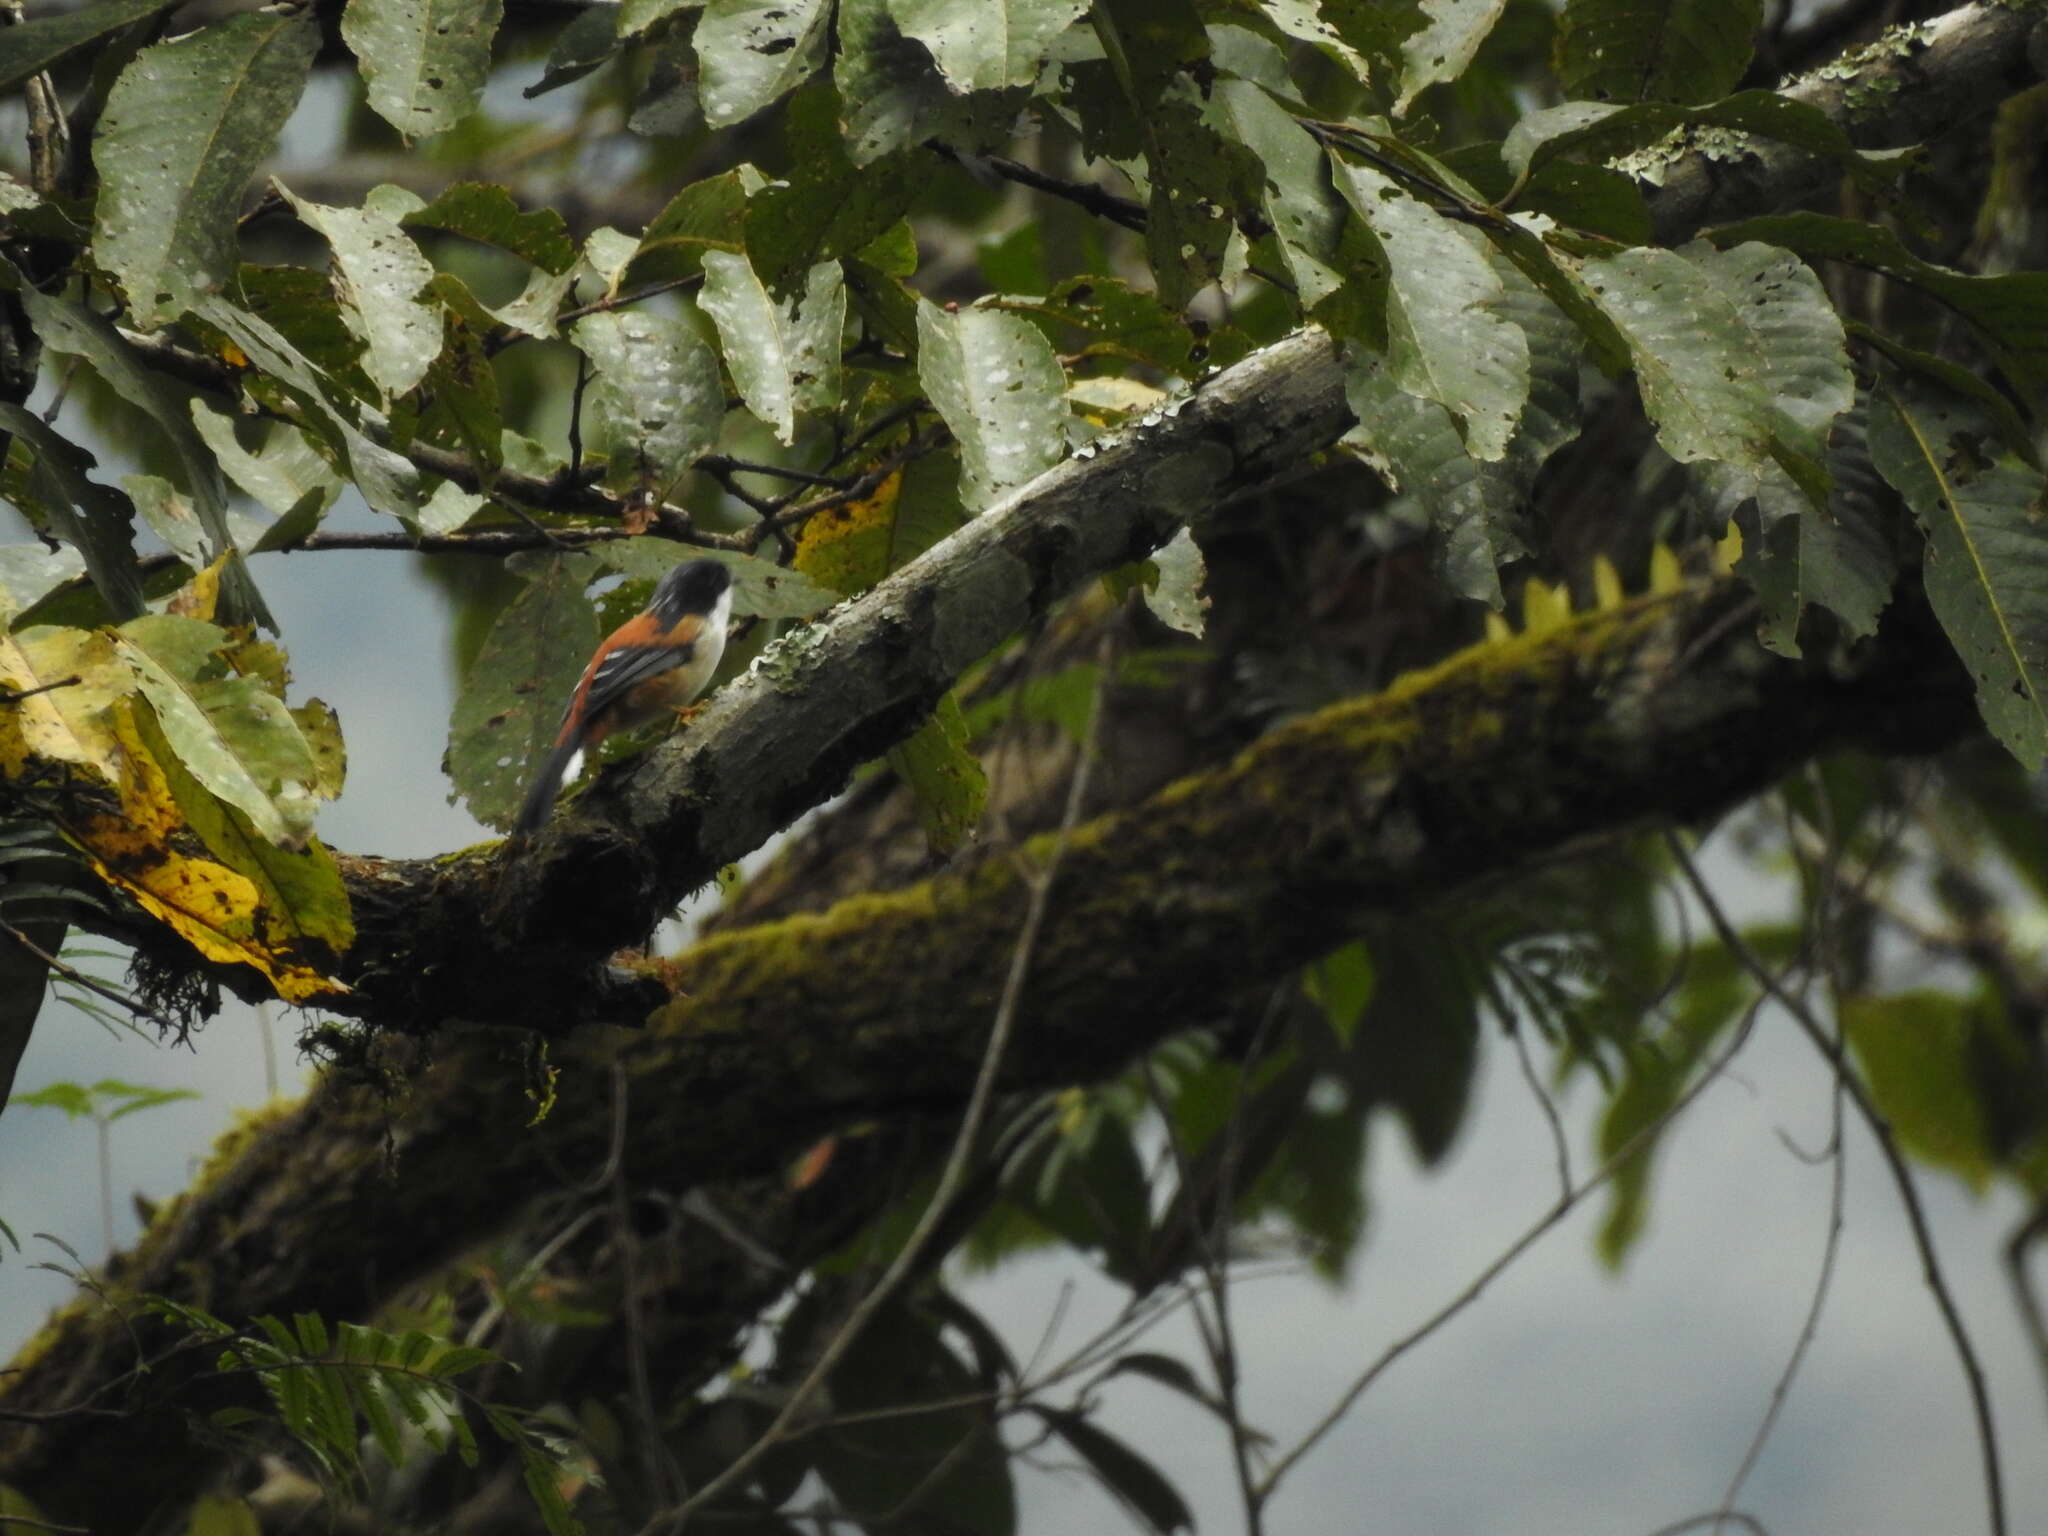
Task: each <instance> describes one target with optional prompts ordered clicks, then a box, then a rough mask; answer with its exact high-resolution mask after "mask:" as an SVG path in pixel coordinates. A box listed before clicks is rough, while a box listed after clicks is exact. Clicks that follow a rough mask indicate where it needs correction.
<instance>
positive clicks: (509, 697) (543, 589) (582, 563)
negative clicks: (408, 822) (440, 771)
mask: <svg viewBox="0 0 2048 1536" xmlns="http://www.w3.org/2000/svg"><path fill="white" fill-rule="evenodd" d="M524 568H525V569H528V570H530V572H531V579H529V580H528V582H527V584H526V585H525V586H524V587H523V588H521V589H520V592H519V595H518V596H517V597H515V598H513V599H512V601H511V603H509V604H508V605H507V606H506V608H505V611H504V612H503V613H501V614H499V615H498V621H497V623H495V624H493V625H492V626H491V632H490V634H489V635H488V636H486V637H485V639H484V643H483V646H482V647H481V648H480V649H479V650H478V651H477V656H476V660H475V661H474V662H473V663H472V664H471V665H470V669H469V672H468V675H467V676H465V677H464V678H463V680H462V693H461V696H460V697H459V698H458V699H457V700H456V702H455V715H454V718H453V720H452V721H451V722H450V724H449V730H448V754H447V758H446V760H445V762H444V764H443V766H444V767H445V768H446V769H447V772H448V777H449V781H450V783H451V785H452V786H453V788H452V792H451V794H450V795H449V798H450V799H451V800H453V799H454V798H456V797H457V796H460V797H461V798H462V799H463V800H464V801H466V802H467V803H468V806H469V813H470V814H471V815H472V816H474V817H475V818H476V819H477V820H478V821H480V822H482V823H484V825H486V826H492V827H504V826H510V825H511V824H512V822H513V821H514V819H515V818H517V816H518V814H519V806H520V802H521V801H522V800H523V799H524V798H525V795H526V781H527V776H528V774H529V772H530V771H531V769H532V766H533V764H534V763H535V762H537V761H538V760H539V759H540V757H541V755H542V754H543V753H545V752H546V751H547V749H548V748H549V747H550V746H552V745H553V744H554V739H555V732H556V730H557V729H558V727H559V726H560V724H561V719H562V706H563V705H564V703H566V702H567V700H568V698H569V696H570V694H571V693H572V692H573V691H574V689H575V687H576V680H577V678H578V677H580V676H581V675H582V672H583V664H584V662H585V661H586V660H587V659H588V658H589V656H590V653H591V651H592V650H594V649H595V648H596V646H597V641H598V629H597V613H596V610H595V609H594V608H593V607H592V606H591V602H590V599H589V597H588V596H586V595H585V589H586V588H588V587H589V585H590V582H591V580H592V578H593V577H594V576H595V575H596V574H597V572H598V571H599V569H601V567H600V566H599V563H598V561H597V560H596V559H595V557H593V556H591V555H587V554H573V555H552V556H549V557H547V558H546V559H542V560H537V561H534V562H532V563H531V564H530V565H527V566H525V567H524Z"/></svg>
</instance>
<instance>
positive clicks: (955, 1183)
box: [641, 667, 1108, 1536]
mask: <svg viewBox="0 0 2048 1536" xmlns="http://www.w3.org/2000/svg"><path fill="white" fill-rule="evenodd" d="M1103 675H1104V676H1107V675H1108V669H1107V668H1106V667H1105V668H1104V673H1103ZM1104 692H1105V690H1104V689H1102V688H1097V689H1096V691H1095V701H1094V703H1093V705H1092V706H1091V707H1090V709H1089V712H1088V729H1087V731H1086V733H1085V734H1084V736H1083V738H1082V743H1081V752H1080V756H1079V758H1078V760H1077V761H1076V762H1075V765H1074V777H1073V781H1072V783H1071V784H1069V785H1068V788H1067V804H1066V809H1065V811H1064V813H1063V814H1062V816H1061V819H1060V827H1059V832H1058V834H1057V836H1056V837H1055V839H1054V841H1053V843H1052V846H1051V847H1050V849H1049V850H1048V851H1047V853H1046V856H1045V864H1044V867H1043V868H1041V869H1040V870H1038V871H1037V873H1036V874H1035V875H1034V876H1033V877H1032V878H1031V879H1030V880H1029V881H1028V884H1029V887H1030V891H1031V896H1030V900H1029V902H1028V904H1027V906H1026V908H1025V912H1024V926H1023V928H1022V929H1021V930H1020V931H1019V933H1018V935H1017V943H1016V947H1015V949H1014V950H1013V951H1012V953H1011V956H1010V970H1009V974H1008V975H1007V976H1006V977H1005V978H1004V979H1003V991H1002V996H1001V998H1000V999H999V1000H998V1002H997V1005H996V1016H995V1022H994V1024H993V1025H992V1026H991V1027H990V1029H989V1037H988V1045H987V1047H986V1048H985V1049H984V1050H983V1051H982V1056H981V1070H980V1072H979V1073H978V1074H977V1075H976V1077H975V1080H974V1088H973V1091H972V1092H971V1093H970V1094H969V1095H968V1099H967V1111H966V1113H965V1114H964V1115H963V1116H962V1117H961V1120H960V1130H959V1132H958V1134H957V1135H955V1136H954V1138H953V1149H952V1151H951V1152H950V1153H949V1154H947V1157H946V1166H945V1169H944V1170H943V1171H942V1172H941V1173H940V1175H939V1183H938V1187H937V1188H936V1189H934V1190H933V1191H932V1197H931V1200H930V1202H929V1203H928V1204H926V1206H925V1208H924V1212H923V1214H922V1215H920V1216H919V1217H918V1221H917V1225H916V1226H915V1227H914V1228H912V1229H911V1233H910V1236H909V1238H908V1239H906V1240H905V1242H904V1244H903V1246H902V1248H900V1249H899V1250H898V1251H897V1253H896V1257H895V1258H894V1259H892V1260H891V1261H890V1263H889V1267H888V1269H886V1270H885V1271H883V1274H882V1277H881V1279H879V1280H877V1281H876V1282H875V1284H874V1287H873V1289H871V1290H870V1291H869V1292H868V1293H867V1294H866V1295H865V1296H863V1297H862V1298H861V1299H860V1301H859V1303H858V1304H857V1305H856V1306H855V1307H854V1309H853V1310H852V1312H850V1313H849V1314H848V1315H847V1318H846V1321H845V1322H844V1323H842V1324H841V1325H840V1327H839V1331H838V1332H837V1333H835V1334H834V1335H833V1336H832V1339H831V1342H830V1343H828V1344H827V1345H826V1346H825V1348H824V1349H823V1350H822V1351H820V1353H819V1355H818V1358H817V1359H816V1360H815V1361H814V1362H812V1365H811V1368H810V1370H809V1371H808V1372H807V1373H806V1374H805V1376H804V1379H803V1380H802V1381H801V1382H799V1383H798V1384H797V1386H796V1389H795V1390H794V1391H792V1392H791V1393H790V1395H789V1398H788V1400H787V1401H786V1402H785V1403H784V1404H783V1405H782V1411H781V1412H780V1413H778V1414H776V1416H775V1420H774V1422H773V1423H771V1424H770V1425H769V1426H768V1428H767V1429H766V1430H764V1431H763V1432H762V1434H761V1437H760V1438H759V1439H758V1440H756V1441H755V1442H754V1443H753V1444H752V1445H751V1446H749V1447H748V1448H747V1449H746V1450H745V1451H743V1452H742V1453H741V1454H740V1455H739V1456H738V1457H736V1458H734V1460H733V1461H732V1463H731V1464H730V1465H728V1466H727V1467H726V1468H725V1470H724V1471H722V1472H720V1473H719V1474H718V1475H717V1476H716V1477H714V1478H712V1479H711V1481H710V1482H708V1483H706V1484H704V1486H703V1487H701V1488H699V1489H698V1490H697V1491H696V1492H695V1493H693V1494H691V1495H690V1497H689V1498H688V1499H686V1500H685V1501H684V1502H683V1503H682V1504H681V1505H679V1506H677V1507H676V1508H674V1509H669V1510H663V1511H660V1512H658V1513H657V1514H656V1515H655V1516H654V1517H653V1518H652V1519H651V1520H649V1521H648V1522H647V1524H646V1525H644V1526H643V1527H641V1536H655V1533H656V1532H658V1531H679V1530H681V1529H682V1528H683V1526H684V1525H685V1523H686V1522H687V1521H688V1520H689V1517H690V1516H691V1515H692V1514H693V1513H695V1512H696V1511H697V1510H699V1509H701V1508H703V1507H704V1506H705V1505H706V1504H708V1503H709V1502H710V1501H711V1500H712V1499H714V1498H716V1497H717V1496H718V1495H719V1494H721V1493H723V1492H724V1491H725V1490H726V1489H728V1488H730V1487H732V1486H733V1485H734V1484H735V1483H737V1482H739V1481H740V1479H742V1478H744V1477H745V1476H746V1475H747V1474H748V1473H749V1472H751V1471H753V1469H754V1468H755V1466H757V1465H758V1464H759V1463H760V1461H761V1458H762V1457H764V1456H766V1455H767V1454H768V1452H769V1451H771V1450H773V1449H774V1448H775V1446H776V1445H777V1444H779V1443H780V1442H781V1441H782V1440H783V1439H784V1438H786V1437H787V1436H788V1434H789V1432H790V1430H791V1428H792V1427H793V1426H794V1425H795V1424H796V1422H797V1420H798V1419H799V1418H800V1417H801V1416H802V1415H803V1414H804V1413H805V1411H806V1410H808V1408H809V1407H810V1404H811V1401H812V1399H813V1398H815V1397H816V1396H817V1395H818V1393H819V1391H820V1390H821V1389H822V1388H823V1387H824V1385H825V1381H826V1378H827V1377H829V1376H830V1375H831V1374H832V1372H833V1371H834V1370H836V1369H837V1368H838V1366H839V1362H840V1361H841V1360H843V1359H845V1358H846V1353H847V1351H848V1350H850V1349H852V1348H853V1345H854V1343H855V1342H856V1341H857V1340H858V1339H859V1338H860V1336H861V1335H862V1333H864V1332H865V1331H866V1330H867V1327H868V1325H869V1324H870V1323H872V1322H873V1321H874V1320H875V1318H876V1316H877V1315H878V1314H879V1313H880V1312H881V1310H882V1309H883V1308H884V1307H886V1306H887V1305H889V1303H890V1302H891V1301H893V1300H894V1299H895V1298H896V1294H897V1293H898V1292H899V1291H901V1290H902V1289H903V1287H904V1285H905V1284H906V1283H907V1282H908V1281H909V1279H910V1278H911V1276H912V1275H913V1274H915V1273H916V1272H917V1270H918V1267H919V1266H920V1265H921V1264H922V1262H923V1260H924V1250H925V1248H926V1246H927V1245H928V1244H929V1243H930V1242H931V1239H932V1236H933V1234H934V1233H936V1232H937V1231H938V1230H939V1228H940V1227H941V1225H943V1223H944V1222H945V1219H946V1217H947V1214H948V1212H949V1210H950V1208H951V1206H952V1203H953V1200H954V1197H955V1196H957V1195H958V1194H959V1192H960V1190H961V1188H962V1187H963V1186H964V1185H965V1184H966V1182H967V1175H968V1171H969V1167H970V1165H971V1164H972V1163H973V1161H974V1155H975V1145H976V1143H977V1142H978V1141H979V1140H980V1139H981V1128H982V1122H983V1121H984V1120H985V1119H986V1118H987V1116H988V1108H989V1105H990V1103H991V1102H993V1100H994V1098H995V1090H996V1079H997V1077H998V1075H999V1072H1000V1068H1001V1066H1002V1058H1003V1051H1004V1049H1005V1047H1006V1046H1008V1044H1009V1040H1010V1034H1011V1032H1012V1031H1013V1030H1014V1029H1015V1027H1016V1022H1017V1014H1018V1010H1019V1005H1020V1004H1021V1003H1022V1001H1023V996H1024V981H1025V978H1026V977H1027V976H1028V975H1029V974H1030V970H1031V957H1032V952H1033V951H1034V950H1035V949H1036V948H1037V945H1038V934H1039V930H1040V929H1041V928H1043V927H1044V925H1045V914H1046V911H1047V909H1048V908H1049V907H1050V905H1051V897H1052V887H1053V879H1054V877H1055V876H1056V875H1057V874H1058V872H1059V866H1060V860H1061V857H1062V856H1063V855H1064V854H1065V852H1066V844H1067V836H1068V834H1069V833H1071V832H1072V831H1073V829H1074V827H1075V825H1076V824H1077V823H1078V822H1079V821H1080V819H1081V805H1082V802H1083V800H1084V798H1085V797H1086V795H1087V793H1088V781H1089V780H1090V779H1091V778H1092V777H1093V776H1094V763H1095V747H1096V741H1097V738H1098V736H1099V734H1100V731H1101V726H1102V698H1103V693H1104Z"/></svg>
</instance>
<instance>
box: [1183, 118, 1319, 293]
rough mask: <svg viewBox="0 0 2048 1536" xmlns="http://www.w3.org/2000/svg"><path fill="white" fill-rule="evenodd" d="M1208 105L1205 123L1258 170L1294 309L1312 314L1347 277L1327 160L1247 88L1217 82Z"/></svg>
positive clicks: (1303, 134)
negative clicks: (1254, 160) (1294, 295)
mask: <svg viewBox="0 0 2048 1536" xmlns="http://www.w3.org/2000/svg"><path fill="white" fill-rule="evenodd" d="M1210 103H1211V104H1210V108H1209V113H1208V117H1209V120H1210V122H1212V123H1213V124H1215V125H1216V126H1217V128H1218V129H1219V130H1221V131H1222V132H1224V133H1226V134H1228V135H1229V136H1231V137H1233V138H1235V139H1236V140H1237V141H1238V142H1239V143H1241V144H1243V145H1244V146H1245V147H1246V148H1248V149H1250V150H1251V152H1252V153H1253V154H1255V155H1257V156H1258V158H1259V162H1260V164H1261V165H1263V166H1264V167H1265V178H1264V186H1263V192H1262V199H1261V201H1262V204H1263V206H1264V209H1265V213H1266V221H1267V222H1268V223H1269V224H1271V225H1272V226H1273V231H1274V233H1275V234H1276V235H1278V236H1279V239H1280V255H1281V258H1282V259H1283V260H1284V261H1285V262H1286V263H1287V270H1288V272H1289V273H1290V274H1291V275H1292V276H1293V278H1294V283H1295V288H1296V290H1297V292H1298V293H1299V295H1300V298H1301V304H1302V308H1303V309H1305V310H1306V309H1313V308H1315V306H1316V305H1318V304H1320V303H1321V302H1322V301H1323V300H1324V299H1326V298H1328V297H1329V296H1330V295H1331V294H1332V293H1334V292H1336V291H1337V289H1339V288H1341V287H1342V286H1343V285H1344V279H1345V277H1346V276H1347V272H1348V264H1347V263H1346V262H1345V261H1344V259H1343V255H1342V246H1343V240H1344V229H1345V225H1346V224H1347V223H1348V222H1349V221H1348V220H1347V219H1346V217H1345V212H1344V203H1343V200H1342V199H1341V198H1340V197H1339V196H1338V195H1337V190H1336V187H1335V186H1334V185H1333V183H1332V182H1331V179H1330V162H1329V158H1328V156H1326V155H1325V154H1324V153H1323V149H1322V146H1321V145H1320V144H1318V143H1317V142H1316V141H1315V140H1314V139H1313V138H1311V137H1310V136H1309V133H1308V130H1306V129H1305V128H1303V127H1302V126H1301V125H1300V123H1298V122H1297V121H1295V117H1294V114H1293V113H1291V112H1289V111H1288V110H1287V109H1286V108H1284V107H1282V106H1281V105H1280V104H1279V103H1278V102H1276V101H1274V100H1273V98H1272V97H1271V96H1269V95H1268V94H1267V93H1266V92H1265V91H1264V90H1262V89H1261V88H1259V87H1258V86H1255V85H1253V84H1251V83H1250V82H1248V81H1243V80H1221V81H1218V82H1217V84H1216V87H1215V89H1214V91H1213V92H1212V94H1211V97H1210Z"/></svg>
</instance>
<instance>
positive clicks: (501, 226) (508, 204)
mask: <svg viewBox="0 0 2048 1536" xmlns="http://www.w3.org/2000/svg"><path fill="white" fill-rule="evenodd" d="M398 222H399V223H400V224H402V225H404V226H405V227H406V228H407V229H433V230H439V231H440V232H441V233H443V234H448V235H460V236H461V237H462V238H463V239H465V240H474V241H476V242H477V243H478V244H479V245H492V246H496V247H497V248H498V249H499V250H501V251H510V252H511V253H512V254H513V255H514V256H517V257H519V258H520V260H522V261H526V262H531V263H532V264H533V265H534V266H536V267H538V268H540V270H541V271H543V272H547V273H550V274H553V275H556V276H559V275H560V274H562V273H564V272H568V271H570V270H571V269H572V268H574V267H575V265H576V254H577V253H576V237H575V236H574V235H572V234H571V233H570V232H569V226H568V225H567V224H565V223H564V222H563V221H562V216H561V215H560V214H559V213H557V212H555V210H554V209H552V208H536V209H534V210H532V211H531V212H528V211H526V210H525V209H522V208H521V207H520V206H519V204H518V203H517V202H515V201H514V200H513V197H512V194H511V193H510V192H508V191H506V190H505V189H504V188H503V187H501V186H498V185H497V184H496V183H494V182H483V181H463V182H457V183H456V184H455V185H454V186H452V187H450V188H448V189H447V190H446V191H445V192H443V193H442V194H441V195H440V196H439V197H437V198H435V199H434V200H433V201H432V202H431V203H428V204H426V205H424V206H423V207H419V208H415V209H414V210H413V211H412V212H410V213H408V214H406V215H405V216H404V217H403V218H401V219H400V220H399V221H398ZM650 233H651V228H650Z"/></svg>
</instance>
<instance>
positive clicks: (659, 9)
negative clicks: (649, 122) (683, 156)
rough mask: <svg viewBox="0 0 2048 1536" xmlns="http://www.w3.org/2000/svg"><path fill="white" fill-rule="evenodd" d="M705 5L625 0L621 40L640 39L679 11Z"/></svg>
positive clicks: (698, 0) (695, 0)
mask: <svg viewBox="0 0 2048 1536" xmlns="http://www.w3.org/2000/svg"><path fill="white" fill-rule="evenodd" d="M703 3H704V0H625V4H623V5H621V6H620V7H619V39H620V41H621V42H623V41H625V40H626V39H628V38H634V37H638V36H639V35H640V34H641V33H643V32H645V31H647V30H648V29H649V28H651V27H652V26H653V25H654V24H655V23H656V22H659V21H666V20H667V19H668V18H669V17H671V16H673V15H675V14H676V13H677V12H679V11H693V10H696V9H697V8H698V7H699V6H701V5H703ZM635 131H636V132H637V131H638V130H637V129H636V130H635Z"/></svg>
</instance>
